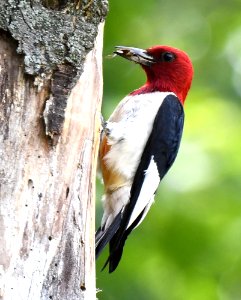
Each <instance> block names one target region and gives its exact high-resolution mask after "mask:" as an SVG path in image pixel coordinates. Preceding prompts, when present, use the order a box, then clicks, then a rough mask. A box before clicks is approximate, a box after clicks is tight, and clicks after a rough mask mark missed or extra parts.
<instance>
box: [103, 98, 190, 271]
mask: <svg viewBox="0 0 241 300" xmlns="http://www.w3.org/2000/svg"><path fill="white" fill-rule="evenodd" d="M183 123H184V112H183V107H182V105H181V103H180V101H179V99H178V98H177V97H176V96H174V95H168V96H167V97H166V98H165V99H164V100H163V103H162V104H161V106H160V108H159V110H158V112H157V115H156V117H155V120H154V123H153V129H152V132H151V134H150V137H149V139H148V141H147V143H146V146H145V148H144V151H143V154H142V156H141V160H140V163H139V166H138V168H137V171H136V174H135V177H134V180H133V184H132V187H131V192H130V201H129V202H128V204H127V205H126V207H125V209H124V211H123V213H122V217H121V220H120V223H119V222H118V223H119V224H118V225H119V228H118V229H117V231H116V232H113V231H112V234H113V236H112V237H110V236H109V238H110V239H109V241H110V243H109V245H110V255H109V258H108V260H107V262H106V264H105V266H106V265H107V264H108V263H109V272H110V273H111V272H113V271H114V270H115V269H116V267H117V266H118V264H119V262H120V259H121V256H122V252H123V247H124V244H125V241H126V239H127V237H128V235H129V234H130V233H131V231H132V230H133V229H134V228H135V227H136V226H137V225H138V223H139V222H140V221H141V219H142V217H143V214H144V212H145V209H146V207H145V208H144V209H143V211H142V212H141V213H140V214H139V216H138V217H137V218H136V219H135V221H134V222H133V223H132V224H131V225H129V227H128V224H129V221H130V218H131V215H132V213H133V210H134V208H135V205H136V203H137V201H138V198H139V195H140V192H141V188H142V186H143V183H144V180H145V176H146V170H147V169H148V167H149V165H150V163H151V160H152V159H153V160H154V162H155V164H156V166H157V170H158V173H159V179H160V180H161V179H162V178H163V177H164V176H165V174H166V173H167V171H168V170H169V169H170V167H171V165H172V164H173V162H174V160H175V158H176V156H177V152H178V149H179V145H180V141H181V137H182V131H183ZM154 193H155V191H154ZM150 196H152V195H150ZM147 203H148V199H147ZM109 241H105V245H106V244H107V243H108V242H109Z"/></svg>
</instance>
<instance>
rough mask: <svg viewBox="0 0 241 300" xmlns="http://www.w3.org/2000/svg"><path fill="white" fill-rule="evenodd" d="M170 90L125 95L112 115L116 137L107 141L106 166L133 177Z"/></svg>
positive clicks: (128, 179)
mask: <svg viewBox="0 0 241 300" xmlns="http://www.w3.org/2000/svg"><path fill="white" fill-rule="evenodd" d="M170 94H173V93H170V92H166V93H164V92H154V93H147V94H142V95H136V96H127V97H125V98H124V99H123V100H122V101H121V102H120V103H119V105H118V106H117V108H116V109H115V111H114V112H113V114H112V115H111V117H110V119H109V120H108V121H109V122H113V123H114V125H115V126H114V130H116V134H117V136H118V139H117V140H115V141H114V142H113V140H110V141H109V143H110V144H111V145H112V146H111V150H110V151H109V152H108V153H107V155H106V156H105V160H106V163H107V164H108V166H109V167H111V168H113V169H114V170H115V171H117V172H119V173H120V174H121V175H123V176H125V178H126V179H127V181H130V182H131V181H132V179H133V176H134V174H135V172H136V169H137V166H138V164H139V161H140V158H141V154H142V152H143V149H144V147H145V144H146V142H147V139H148V137H149V135H150V133H151V130H152V127H153V122H154V119H155V116H156V114H157V111H158V109H159V108H160V106H161V105H162V102H163V100H164V99H165V98H166V97H167V96H168V95H170ZM112 134H115V133H112Z"/></svg>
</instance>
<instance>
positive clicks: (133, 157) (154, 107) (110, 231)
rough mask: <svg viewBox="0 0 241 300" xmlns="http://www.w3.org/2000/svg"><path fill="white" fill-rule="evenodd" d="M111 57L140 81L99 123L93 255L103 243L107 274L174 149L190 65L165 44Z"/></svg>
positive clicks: (184, 56) (149, 200)
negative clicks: (128, 65) (142, 76)
mask: <svg viewBox="0 0 241 300" xmlns="http://www.w3.org/2000/svg"><path fill="white" fill-rule="evenodd" d="M114 53H115V55H118V56H120V57H123V58H125V59H128V60H130V61H133V62H135V63H137V64H139V65H140V66H141V67H142V69H143V70H144V71H145V73H146V77H147V80H146V83H145V84H144V85H143V86H141V87H140V88H139V89H137V90H134V91H133V92H131V93H130V94H129V95H127V96H126V97H125V98H124V99H123V100H122V101H121V102H120V103H119V105H118V106H117V107H116V109H115V110H114V112H113V113H112V115H111V116H110V118H109V120H108V121H107V122H104V124H103V136H102V140H101V144H100V166H101V171H102V175H103V182H104V196H103V198H102V201H103V208H104V214H103V217H102V221H101V226H100V228H99V229H98V230H97V232H96V257H98V256H99V254H100V253H101V251H102V250H103V248H104V247H105V246H106V245H107V244H108V243H109V257H108V259H107V261H106V263H105V265H104V268H105V267H106V266H107V265H108V264H109V272H110V273H111V272H113V271H114V270H115V269H116V268H117V266H118V264H119V262H120V259H121V256H122V252H123V247H124V244H125V241H126V239H127V237H128V235H129V234H130V233H131V231H132V230H133V229H134V228H136V227H137V226H138V225H139V224H140V223H141V222H142V221H143V219H144V218H145V216H146V214H147V212H148V211H149V209H150V207H151V205H152V203H153V202H154V196H155V193H156V190H157V188H158V185H159V183H160V181H161V180H162V178H163V177H164V176H165V174H166V173H167V171H168V170H169V169H170V167H171V166H172V164H173V162H174V160H175V158H176V156H177V152H178V149H179V145H180V141H181V137H182V131H183V124H184V111H183V105H184V101H185V99H186V96H187V93H188V91H189V89H190V86H191V82H192V77H193V66H192V62H191V60H190V58H189V57H188V55H187V54H186V53H185V52H183V51H181V50H179V49H176V48H173V47H170V46H162V45H158V46H153V47H150V48H148V49H146V50H142V49H139V48H133V47H124V46H117V47H116V50H115V51H114Z"/></svg>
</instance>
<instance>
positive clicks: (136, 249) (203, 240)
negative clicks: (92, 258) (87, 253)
mask: <svg viewBox="0 0 241 300" xmlns="http://www.w3.org/2000/svg"><path fill="white" fill-rule="evenodd" d="M157 44H167V45H172V46H174V47H178V48H181V49H182V50H184V51H186V52H187V53H189V55H190V57H191V58H192V61H193V64H194V69H195V78H194V81H193V85H192V89H191V92H190V93H189V96H188V98H187V101H186V104H185V113H186V119H185V128H184V135H183V139H182V143H181V148H180V151H179V155H178V158H177V160H176V162H175V164H174V166H173V167H172V169H171V171H170V172H169V173H168V175H167V176H166V177H165V179H164V180H163V182H162V184H161V185H160V187H159V190H158V194H157V196H156V202H155V204H154V205H153V206H152V208H151V210H150V212H149V214H148V215H147V217H146V219H145V221H144V222H143V223H142V224H141V226H139V227H138V228H137V229H136V230H135V231H134V232H133V233H132V234H131V235H130V237H129V239H128V240H127V243H126V246H125V249H124V254H123V257H122V260H121V263H120V265H119V267H118V268H117V270H116V271H115V272H114V273H112V274H108V272H107V270H105V271H103V272H101V271H100V270H101V268H102V266H103V263H104V261H105V259H106V257H107V251H105V252H104V253H103V254H102V255H101V257H100V258H99V259H98V261H97V287H98V288H99V289H101V290H102V292H100V293H98V294H97V296H98V298H99V299H100V300H128V299H131V300H135V299H138V300H216V299H218V300H240V299H241V182H240V181H241V99H240V97H241V2H240V0H229V1H227V0H226V1H222V0H219V1H218V0H216V1H214V0H212V1H210V0H202V1H200V0H199V1H191V0H181V1H177V0H176V1H168V0H165V1H164V0H155V1H154V0H148V1H140V0H122V1H117V0H110V12H109V15H108V17H107V20H106V25H105V38H104V99H103V114H104V116H105V118H108V117H109V115H110V114H111V112H112V111H113V109H114V107H115V106H116V105H117V103H118V102H119V101H120V100H121V99H122V98H123V97H124V96H125V95H126V94H128V93H129V92H130V91H132V90H134V89H136V88H138V87H139V86H140V85H141V84H143V83H144V81H145V75H144V73H143V71H142V70H141V69H140V67H139V66H138V65H135V64H133V63H131V62H129V61H126V60H124V59H122V58H119V57H117V58H115V59H108V58H107V56H108V54H111V53H112V51H113V47H114V46H115V45H125V46H135V47H139V48H147V47H149V46H153V45H157ZM97 186H98V188H97V226H98V225H99V224H100V219H101V215H102V208H101V202H100V199H101V194H102V191H103V187H102V186H101V184H100V182H99V181H98V183H97Z"/></svg>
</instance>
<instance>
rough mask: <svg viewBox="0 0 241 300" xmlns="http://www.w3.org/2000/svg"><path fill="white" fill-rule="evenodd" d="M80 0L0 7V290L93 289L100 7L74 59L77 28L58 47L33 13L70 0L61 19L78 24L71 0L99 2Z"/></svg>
mask: <svg viewBox="0 0 241 300" xmlns="http://www.w3.org/2000/svg"><path fill="white" fill-rule="evenodd" d="M10 2H11V5H12V3H13V2H14V1H13V0H11V1H9V3H10ZM68 2H70V3H68ZM85 2H86V1H81V4H80V2H78V1H77V2H73V1H62V2H61V1H59V2H58V1H56V0H55V1H43V3H41V2H40V1H37V0H36V1H16V3H17V4H16V5H15V8H14V7H13V8H12V10H11V11H10V12H9V14H7V10H6V11H5V13H4V18H5V17H9V19H8V20H7V22H6V23H4V22H3V19H2V16H1V14H0V27H1V28H3V29H4V31H3V30H2V31H1V32H0V299H4V300H10V299H14V300H15V299H16V300H17V299H31V300H32V299H68V300H70V299H71V300H72V299H88V300H91V299H95V298H96V289H95V255H94V231H95V197H94V196H95V170H96V161H97V151H98V144H99V125H100V105H101V98H102V38H103V16H104V13H103V12H102V15H101V17H100V18H99V19H98V22H97V21H96V19H95V21H93V20H89V21H88V22H89V23H90V24H91V22H92V21H93V23H92V25H93V26H94V27H95V32H94V31H92V32H91V33H90V34H89V35H87V36H88V37H90V36H91V43H92V44H91V43H89V46H88V47H89V48H88V47H85V46H84V45H85V44H82V45H81V47H82V50H81V51H80V52H81V53H80V52H79V54H78V55H79V58H80V60H79V61H75V60H74V58H73V53H72V52H71V51H72V50H73V49H72V48H71V38H73V39H74V38H75V36H74V34H72V35H71V37H70V36H69V35H68V32H67V33H66V35H65V37H64V39H63V41H62V42H61V43H62V45H63V48H64V47H65V46H66V45H68V47H69V48H71V49H72V50H71V49H68V50H66V49H65V52H63V53H61V57H57V54H56V55H55V51H56V49H57V48H55V46H53V47H52V45H51V42H53V40H54V39H53V38H51V37H49V36H48V37H47V35H48V34H49V32H46V37H42V44H41V41H40V40H41V39H39V36H38V35H39V34H40V32H39V31H38V29H39V24H38V20H34V18H33V15H34V13H35V14H36V11H37V9H40V10H42V11H44V13H46V12H47V13H50V15H49V17H51V16H54V14H55V11H54V10H55V9H56V10H57V12H56V15H58V19H57V20H58V21H59V20H61V16H62V17H63V19H64V18H65V14H66V9H67V8H68V5H70V6H69V7H70V8H71V9H72V8H73V3H74V4H75V6H74V8H75V11H74V14H75V15H73V16H72V18H71V19H69V20H67V21H65V22H66V24H67V25H68V22H70V23H71V22H75V27H76V28H77V27H78V17H79V19H80V20H81V21H82V22H85V21H86V19H85V18H84V17H83V7H78V6H77V5H79V6H80V5H82V4H83V3H84V4H85V6H84V8H85V10H84V12H85V13H86V10H89V9H90V8H89V7H87V5H89V6H93V5H95V4H96V1H92V0H90V1H88V3H85ZM97 2H98V1H97ZM29 5H30V6H31V11H29V14H30V15H27V14H26V12H27V10H24V9H26V7H27V9H30V8H29ZM61 5H62V6H61ZM22 7H24V8H22ZM46 7H47V8H46ZM56 7H57V8H56ZM93 7H94V6H93ZM96 7H97V6H96ZM70 8H69V9H70ZM4 9H9V5H8V6H7V7H4V8H3V9H2V10H1V11H3V10H4ZM19 9H20V10H19ZM61 9H62V10H63V11H61ZM71 9H70V11H71ZM81 9H82V10H81ZM93 9H94V8H93ZM19 11H20V12H21V14H22V18H23V19H24V24H25V25H26V24H28V25H27V26H28V27H29V28H28V30H29V31H27V32H25V33H24V32H22V33H19V32H17V31H16V30H15V29H13V28H14V20H15V22H20V21H19V18H20V17H19V16H20V15H19V14H18V13H19ZM31 13H32V15H31ZM91 13H93V10H92V11H91ZM69 14H71V13H69ZM97 14H99V15H100V11H98V10H97ZM21 20H22V19H21ZM42 21H44V19H43V20H42ZM34 22H35V23H34ZM54 22H56V20H55V21H54V20H53V23H54ZM86 22H87V21H86ZM16 24H17V23H16ZM16 24H15V25H16ZM33 24H34V25H33ZM66 24H64V26H66ZM71 24H72V23H71ZM60 25H61V24H59V26H60ZM43 26H44V25H43ZM56 26H58V24H56ZM69 26H70V25H69ZM62 29H63V28H61V30H62ZM82 29H83V30H84V32H85V33H86V27H83V26H82V27H81V26H80V27H79V29H78V30H80V31H79V32H81V30H82ZM14 30H15V31H14ZM16 32H17V33H16ZM34 32H35V33H36V38H35V40H36V44H34V42H33V40H32V42H33V43H32V44H31V45H30V46H29V45H28V42H29V41H28V39H24V37H25V35H26V36H27V35H28V34H29V36H30V37H31V38H32V37H34ZM79 32H77V33H76V34H77V35H78V34H79ZM93 32H94V33H93ZM92 33H93V34H92ZM59 34H60V33H59V32H57V35H59ZM91 34H92V35H91ZM96 35H97V36H96ZM82 36H83V35H82ZM13 37H14V38H15V39H16V40H17V42H18V43H16V40H14V39H13ZM45 38H46V40H44V39H45ZM88 42H90V41H89V40H88V39H87V43H88ZM53 44H54V42H53ZM47 46H48V47H49V49H47ZM29 47H31V49H30V48H29ZM51 47H52V48H54V49H52V48H51ZM58 47H60V45H59V46H58ZM74 47H75V49H74V51H77V50H78V45H76V44H75V45H74ZM81 47H80V48H81ZM90 48H91V49H92V50H90ZM34 49H35V51H34ZM76 49H77V50H76ZM57 50H58V49H57ZM16 51H17V52H19V53H20V54H17V52H16ZM41 51H42V52H41ZM36 53H39V56H36ZM87 53H88V54H87ZM53 57H54V59H53Z"/></svg>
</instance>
